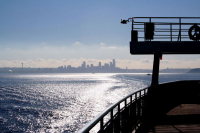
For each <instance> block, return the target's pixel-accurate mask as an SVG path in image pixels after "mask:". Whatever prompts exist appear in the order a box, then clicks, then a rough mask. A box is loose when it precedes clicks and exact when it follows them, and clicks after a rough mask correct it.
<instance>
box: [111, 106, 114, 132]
mask: <svg viewBox="0 0 200 133" xmlns="http://www.w3.org/2000/svg"><path fill="white" fill-rule="evenodd" d="M110 119H111V121H110V122H111V133H112V132H113V127H114V126H113V109H112V110H111V112H110Z"/></svg>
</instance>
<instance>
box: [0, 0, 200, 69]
mask: <svg viewBox="0 0 200 133" xmlns="http://www.w3.org/2000/svg"><path fill="white" fill-rule="evenodd" d="M199 5H200V0H190V1H189V0H126V1H122V0H57V1H55V0H0V18H1V21H0V60H4V61H10V62H11V61H16V60H18V61H24V62H25V61H27V60H34V61H36V60H37V59H39V58H41V59H45V60H48V59H54V60H59V61H60V60H61V59H67V60H69V59H74V58H76V59H80V58H84V59H98V60H106V59H113V58H115V59H120V60H136V61H139V60H143V59H148V60H152V56H133V55H130V54H129V41H130V31H131V24H127V25H122V24H120V20H121V19H127V18H129V17H150V16H152V17H155V16H158V17H160V16H162V17H192V16H194V17H199V11H200V9H199ZM199 57H200V56H198V55H193V56H187V57H186V56H185V55H184V56H176V57H174V56H166V58H164V59H168V60H182V61H183V60H190V61H194V60H198V59H199ZM197 64H198V63H197ZM8 65H9V63H8ZM12 65H13V64H12ZM12 65H11V64H10V66H12ZM29 65H30V64H29ZM66 65H67V64H66ZM1 66H5V64H4V65H2V63H1V64H0V67H1ZM43 66H45V65H43ZM27 67H28V65H27ZM30 67H31V66H30ZM54 67H55V66H54ZM130 67H131V66H130ZM169 67H170V65H169ZM185 67H188V66H187V65H185Z"/></svg>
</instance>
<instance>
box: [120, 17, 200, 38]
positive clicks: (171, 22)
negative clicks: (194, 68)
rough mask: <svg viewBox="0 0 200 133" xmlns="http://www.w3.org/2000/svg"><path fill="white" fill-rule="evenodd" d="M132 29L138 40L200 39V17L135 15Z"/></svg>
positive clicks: (130, 19)
mask: <svg viewBox="0 0 200 133" xmlns="http://www.w3.org/2000/svg"><path fill="white" fill-rule="evenodd" d="M129 21H132V30H133V31H137V32H138V41H192V40H199V39H200V34H199V32H200V28H199V26H198V25H200V17H133V18H128V20H121V23H122V24H126V23H127V22H129Z"/></svg>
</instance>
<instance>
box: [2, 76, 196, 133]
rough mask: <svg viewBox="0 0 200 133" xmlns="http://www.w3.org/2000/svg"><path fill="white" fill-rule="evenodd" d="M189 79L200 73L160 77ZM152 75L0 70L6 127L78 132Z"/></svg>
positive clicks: (12, 130) (161, 77)
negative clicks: (10, 71)
mask: <svg viewBox="0 0 200 133" xmlns="http://www.w3.org/2000/svg"><path fill="white" fill-rule="evenodd" d="M187 79H190V80H200V74H161V75H160V82H168V81H176V80H187ZM150 81H151V76H147V75H146V74H39V75H36V74H27V75H26V74H9V75H5V74H4V75H0V132H65V133H68V132H76V131H78V130H79V129H80V128H81V127H83V126H84V125H85V124H86V123H88V122H89V121H90V120H92V119H93V118H94V117H95V116H97V115H98V114H99V113H100V112H102V111H103V110H105V109H106V108H107V107H108V106H110V105H111V104H113V103H115V102H117V101H118V100H120V99H121V98H123V97H124V96H126V95H128V94H129V93H132V92H134V91H136V90H138V89H141V88H144V87H147V86H149V85H150Z"/></svg>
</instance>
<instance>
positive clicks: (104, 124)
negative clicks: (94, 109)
mask: <svg viewBox="0 0 200 133" xmlns="http://www.w3.org/2000/svg"><path fill="white" fill-rule="evenodd" d="M147 91H148V88H145V89H141V90H138V91H136V92H134V93H132V94H130V95H128V96H127V97H125V98H123V99H121V100H120V101H119V102H117V103H115V104H113V105H112V106H110V107H109V108H108V109H107V110H106V111H105V112H103V113H102V114H100V115H99V116H97V117H96V118H95V119H94V120H93V121H91V122H90V123H88V124H87V125H86V126H85V127H84V128H82V129H81V130H80V131H78V133H89V132H92V130H94V128H98V129H96V130H95V132H99V133H101V132H109V133H112V132H113V133H114V132H115V133H116V132H118V133H123V132H132V131H133V130H136V129H137V128H138V127H139V125H140V124H141V122H142V118H143V117H144V115H145V109H146V95H147ZM97 126H98V127H97Z"/></svg>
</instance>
